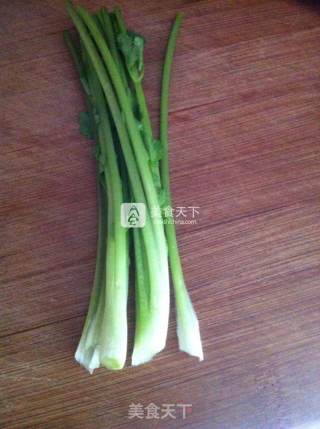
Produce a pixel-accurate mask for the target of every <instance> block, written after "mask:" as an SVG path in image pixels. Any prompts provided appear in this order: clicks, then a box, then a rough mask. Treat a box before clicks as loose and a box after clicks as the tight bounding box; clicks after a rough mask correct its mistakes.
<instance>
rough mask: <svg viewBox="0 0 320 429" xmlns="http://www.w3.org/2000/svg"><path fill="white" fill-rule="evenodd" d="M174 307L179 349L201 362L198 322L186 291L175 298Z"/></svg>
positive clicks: (201, 352) (201, 351) (201, 353)
mask: <svg viewBox="0 0 320 429" xmlns="http://www.w3.org/2000/svg"><path fill="white" fill-rule="evenodd" d="M176 306H177V335H178V342H179V349H180V350H181V351H183V352H186V353H188V354H189V355H191V356H194V357H197V358H198V359H199V361H202V360H203V349H202V343H201V336H200V327H199V321H198V318H197V315H196V312H195V311H194V308H193V305H192V302H191V299H190V297H189V295H188V292H187V291H186V290H184V292H183V293H180V294H178V296H176Z"/></svg>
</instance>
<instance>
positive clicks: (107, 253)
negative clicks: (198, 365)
mask: <svg viewBox="0 0 320 429" xmlns="http://www.w3.org/2000/svg"><path fill="white" fill-rule="evenodd" d="M67 10H68V13H69V15H70V17H71V19H72V21H73V23H74V25H75V28H76V30H77V32H78V35H79V37H78V38H77V39H75V38H73V37H72V36H71V34H70V33H69V32H68V31H65V32H64V39H65V42H66V44H67V46H68V48H69V50H70V53H71V55H72V58H73V60H74V64H75V67H76V69H77V71H78V74H79V77H80V82H81V85H82V88H83V91H84V94H85V101H86V109H87V111H86V112H82V113H81V114H80V130H81V132H82V134H84V135H86V136H87V137H89V138H90V139H93V140H94V141H95V142H96V146H95V156H96V159H97V189H98V206H99V226H98V244H97V258H96V268H95V277H94V285H93V290H92V294H91V298H90V304H89V309H88V314H87V317H86V320H85V324H84V328H83V332H82V336H81V339H80V342H79V345H78V348H77V351H76V354H75V359H76V360H77V361H78V362H79V363H80V364H81V365H83V366H84V367H85V368H86V369H87V370H88V371H89V372H90V373H92V372H93V371H94V369H95V368H99V367H101V366H103V367H106V368H108V369H112V370H116V369H121V368H123V367H124V364H125V361H126V356H127V331H128V328H127V300H128V286H129V282H130V281H129V278H130V277H129V256H130V255H134V256H132V258H131V259H132V261H131V263H130V266H134V269H135V271H134V272H135V302H136V317H135V337H134V347H133V353H132V365H139V364H142V363H144V362H148V361H150V360H151V359H152V358H153V356H154V355H155V354H157V353H158V352H160V351H161V350H162V349H163V348H164V347H165V344H166V338H167V330H168V319H169V304H170V302H169V301H170V289H169V262H170V268H171V274H172V281H173V286H174V295H175V301H176V314H177V334H178V341H179V347H180V349H181V350H183V351H185V352H187V353H189V354H190V355H192V356H196V357H198V358H199V360H202V359H203V352H202V344H201V339H200V331H199V323H198V320H197V316H196V314H195V311H194V309H193V306H192V303H191V300H190V298H189V295H188V292H187V289H186V286H185V282H184V277H183V272H182V267H181V261H180V256H179V251H178V245H177V240H176V232H175V225H174V222H172V219H170V216H169V218H165V216H164V214H163V211H164V210H163V208H164V207H167V206H171V196H170V188H169V162H168V101H169V83H170V73H171V65H172V60H173V54H174V49H175V44H176V38H177V35H178V32H179V27H180V24H181V20H182V17H181V15H180V14H178V15H177V16H176V19H175V21H174V24H173V26H172V30H171V34H170V37H169V41H168V46H167V52H166V57H165V62H164V68H163V80H162V91H161V113H160V116H161V117H160V140H159V139H156V138H155V137H154V135H153V131H152V126H151V121H150V116H149V113H148V109H147V104H146V100H145V96H144V92H143V88H142V80H143V75H144V64H143V48H144V39H143V37H141V36H140V35H138V34H136V33H134V32H132V31H128V30H127V27H126V24H125V22H124V20H123V17H122V14H121V12H120V10H119V9H115V10H113V11H112V12H108V11H107V10H106V9H105V8H101V9H100V10H99V11H98V12H96V13H93V14H90V13H89V12H88V11H87V10H85V9H84V8H83V7H81V6H74V5H73V4H72V3H71V2H69V1H68V2H67ZM130 202H135V203H143V204H144V205H145V208H146V222H145V226H144V227H142V228H126V227H123V226H122V224H121V205H122V203H130ZM155 208H159V210H160V217H161V219H160V221H159V219H157V218H154V217H152V216H151V212H152V210H154V209H155ZM131 249H132V251H131Z"/></svg>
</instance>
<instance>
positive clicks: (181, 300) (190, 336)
mask: <svg viewBox="0 0 320 429" xmlns="http://www.w3.org/2000/svg"><path fill="white" fill-rule="evenodd" d="M181 22H182V15H181V14H178V15H177V16H176V19H175V22H174V24H173V26H172V29H171V33H170V36H169V41H168V45H167V52H166V56H165V61H164V67H163V75H162V90H161V106H160V140H161V145H162V148H163V157H162V159H161V161H160V171H161V179H162V184H163V187H164V189H165V191H166V194H167V198H168V205H169V206H171V205H172V200H171V193H170V177H169V153H168V116H169V89H170V79H171V68H172V62H173V56H174V50H175V46H176V41H177V37H178V34H179V30H180V26H181ZM167 220H168V221H167V222H166V224H165V232H166V237H167V243H168V253H169V262H170V269H171V274H172V280H173V285H174V294H175V301H176V309H177V333H178V340H179V346H180V349H181V350H183V351H185V352H187V353H189V354H191V355H192V356H197V357H198V358H199V360H202V359H203V352H202V345H201V338H200V330H199V323H198V319H197V316H196V313H195V311H194V309H193V306H192V303H191V300H190V297H189V294H188V291H187V288H186V285H185V281H184V276H183V270H182V265H181V259H180V255H179V248H178V243H177V237H176V228H175V224H174V222H173V219H172V217H171V216H168V218H167Z"/></svg>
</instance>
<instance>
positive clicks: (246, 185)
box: [0, 0, 320, 429]
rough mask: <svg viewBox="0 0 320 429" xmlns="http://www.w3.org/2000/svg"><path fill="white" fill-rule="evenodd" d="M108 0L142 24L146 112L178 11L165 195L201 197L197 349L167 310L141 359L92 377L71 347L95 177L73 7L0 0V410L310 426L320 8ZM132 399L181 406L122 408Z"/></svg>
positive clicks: (40, 423)
mask: <svg viewBox="0 0 320 429" xmlns="http://www.w3.org/2000/svg"><path fill="white" fill-rule="evenodd" d="M83 3H84V5H86V6H88V7H90V8H95V7H96V6H98V5H101V4H102V3H104V4H106V3H107V4H114V3H113V2H110V3H108V2H102V1H83ZM118 4H120V5H121V6H123V7H124V8H125V16H126V18H127V20H128V22H129V24H130V26H131V27H133V28H134V29H135V30H137V31H139V32H141V33H143V34H144V35H145V36H146V38H147V40H148V44H147V48H146V80H145V88H146V93H147V97H148V100H149V104H150V109H151V110H152V112H153V116H154V118H156V116H157V112H158V109H157V107H158V102H159V79H160V65H161V61H162V59H163V54H164V47H165V42H166V37H167V35H168V30H169V26H170V22H171V20H172V18H173V16H174V14H175V12H176V11H178V10H181V11H184V12H185V14H186V19H185V22H184V26H183V30H182V34H181V38H180V40H179V43H178V49H177V55H176V60H175V64H174V74H173V85H172V98H171V114H170V137H171V140H170V156H171V171H172V181H173V194H174V200H175V205H176V206H178V205H180V206H191V205H195V206H199V207H200V219H199V222H198V224H197V225H185V226H181V227H179V229H178V231H179V243H180V246H181V254H182V258H183V264H184V268H185V274H186V279H187V283H188V286H189V290H190V293H191V296H192V299H193V302H194V304H195V307H196V309H197V312H198V315H199V319H200V324H201V331H202V335H203V344H204V352H205V361H204V362H202V363H201V364H199V363H197V362H196V361H195V360H193V359H192V358H190V357H188V356H187V355H185V354H183V353H181V352H178V350H177V341H176V336H175V321H174V312H173V311H172V317H171V323H170V330H169V338H168V345H167V348H166V350H165V351H164V352H163V353H161V354H160V355H159V356H158V357H157V358H156V359H154V361H153V362H152V363H150V364H147V365H144V366H141V367H138V368H130V367H128V368H127V369H125V370H124V371H122V372H117V373H111V372H108V371H106V370H103V369H102V370H98V371H97V372H95V374H94V375H93V376H89V375H88V374H87V373H86V372H85V371H84V370H83V369H82V368H80V367H79V366H78V365H77V364H76V363H75V362H74V360H73V354H74V351H75V347H76V344H77V342H78V340H79V336H80V333H81V329H82V324H83V319H84V314H85V312H86V308H87V304H88V297H89V293H90V290H91V285H92V277H93V269H94V259H95V242H96V195H95V174H94V171H95V167H94V162H93V160H92V157H91V148H90V144H89V143H88V141H86V140H85V139H83V138H81V137H79V133H78V127H77V115H78V112H79V111H81V109H82V108H83V100H82V97H81V92H80V87H79V84H78V79H77V77H76V74H75V72H74V70H73V67H72V64H71V61H70V58H69V56H68V53H67V52H66V49H65V47H64V45H63V42H62V38H61V32H62V30H63V29H65V28H70V27H71V24H70V21H69V19H68V18H67V16H66V13H65V9H64V2H63V1H60V0H43V1H40V0H37V1H36V0H27V1H22V0H10V1H4V0H3V1H1V3H0V35H1V36H0V66H1V68H0V82H1V90H0V103H1V114H0V133H1V135H0V139H1V151H0V157H1V196H0V198H1V200H0V215H1V224H0V225H1V234H0V236H1V246H0V247H1V249H0V254H1V259H0V264H1V309H0V336H1V338H0V368H1V370H0V389H1V393H0V395H1V396H0V427H1V428H2V429H9V428H10V429H26V428H34V429H57V428H61V429H62V428H63V429H109V428H111V429H113V428H130V429H131V428H133V429H134V428H153V427H157V428H158V427H159V428H170V429H171V428H182V427H183V428H184V427H186V428H192V429H193V428H194V429H198V428H199V429H317V428H319V427H320V329H319V327H320V310H319V303H320V285H319V279H320V265H319V262H320V241H319V240H320V226H319V202H320V200H319V197H320V162H319V161H320V160H319V154H320V148H319V136H320V116H319V111H320V109H319V106H320V98H319V95H320V51H319V46H320V43H319V42H320V12H319V9H318V8H317V5H316V3H315V2H313V3H312V2H302V1H301V2H299V1H293V0H292V1H289V0H287V1H280V0H279V1H261V0H256V1H236V0H234V1H231V0H230V1H227V0H224V1H222V0H217V1H213V0H212V1H206V0H203V1H187V0H185V1H180V0H179V1H178V0H165V1H164V0H162V1H161V2H160V1H155V0H154V1H153V0H152V1H130V2H129V1H119V2H118ZM155 124H156V121H155ZM130 317H131V318H132V311H131V310H130ZM131 336H132V330H131ZM130 347H131V345H130ZM132 403H141V404H142V405H143V406H148V405H149V404H150V403H154V404H156V405H157V406H160V407H161V406H162V405H163V404H168V403H172V404H178V403H179V404H192V412H189V413H188V415H187V418H186V419H182V417H181V415H180V414H179V415H177V418H176V419H172V418H166V419H159V420H157V419H149V420H148V419H143V420H142V419H141V420H139V419H137V418H134V419H129V418H128V410H129V407H130V404H132ZM177 414H178V413H177Z"/></svg>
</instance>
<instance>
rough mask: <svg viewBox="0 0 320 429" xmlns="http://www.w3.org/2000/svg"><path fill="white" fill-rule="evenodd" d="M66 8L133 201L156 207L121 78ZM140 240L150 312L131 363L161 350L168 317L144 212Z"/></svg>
mask: <svg viewBox="0 0 320 429" xmlns="http://www.w3.org/2000/svg"><path fill="white" fill-rule="evenodd" d="M67 9H68V13H69V15H70V17H71V19H72V21H73V22H74V24H75V26H76V28H77V30H78V32H79V35H80V37H81V40H82V43H83V45H84V46H85V48H86V51H87V52H88V56H89V57H90V60H91V62H92V65H93V67H94V69H95V71H96V73H97V75H98V78H99V81H100V83H101V86H102V88H103V91H104V93H105V96H106V99H107V101H108V105H109V108H110V110H111V113H112V117H113V120H114V123H115V126H116V129H117V132H118V136H119V141H120V144H121V148H122V151H123V155H124V158H125V161H126V165H127V170H128V173H129V179H130V185H131V189H132V190H133V193H134V197H135V200H136V202H142V203H146V198H145V193H146V195H147V199H148V203H149V208H150V207H155V206H158V204H157V203H158V201H157V194H156V190H155V187H154V185H153V182H152V176H151V172H150V170H149V168H148V163H147V161H148V157H147V154H146V151H145V148H144V145H143V142H142V140H141V137H140V135H139V131H138V129H137V128H136V123H135V118H134V116H133V113H132V111H131V106H130V103H129V101H128V98H127V96H126V92H125V89H124V86H123V82H122V79H121V78H120V76H119V74H118V71H117V66H116V64H115V62H114V60H113V58H112V56H111V54H110V51H109V49H108V47H107V45H106V43H105V42H104V39H103V38H102V36H101V33H100V32H99V29H98V28H97V26H96V24H95V21H94V20H92V19H91V18H90V16H89V15H88V14H87V13H86V12H85V11H84V10H83V9H81V8H78V9H77V10H78V11H79V14H80V15H81V17H82V18H83V20H84V21H85V23H86V24H87V25H88V27H89V29H90V31H91V33H92V35H93V37H94V40H95V42H96V44H97V46H99V50H100V54H101V55H102V57H103V59H104V61H105V63H106V64H107V66H109V67H108V72H109V73H107V72H106V70H105V68H104V65H103V63H102V61H101V58H100V54H99V53H98V52H97V49H96V47H95V44H94V43H93V41H92V40H91V37H90V36H89V33H88V31H87V29H86V27H85V25H84V23H83V21H82V19H81V18H80V16H79V15H78V14H77V12H76V11H75V9H74V8H73V6H72V4H71V3H70V2H68V3H67ZM109 74H110V77H111V78H112V84H113V86H114V87H115V89H116V91H117V96H118V99H119V102H120V106H121V109H122V112H124V116H125V117H126V123H124V122H123V115H122V112H121V111H120V108H119V105H118V100H117V98H116V96H115V94H114V91H113V86H112V84H111V82H110V80H109ZM127 127H128V129H129V131H130V137H131V142H132V144H133V146H134V153H133V151H132V148H131V143H130V140H129V137H128V134H127ZM138 168H139V169H138ZM140 174H141V178H140ZM141 179H142V182H143V187H142V183H141ZM147 207H148V206H147ZM142 237H143V242H144V245H145V248H146V249H148V250H147V251H146V255H147V263H148V270H149V276H150V312H149V323H148V326H145V335H144V339H143V341H142V342H141V343H138V344H136V343H135V348H134V354H133V363H134V364H139V363H143V362H146V361H148V360H150V359H151V358H152V357H153V356H154V354H156V353H157V352H159V351H160V350H162V349H163V348H164V346H165V342H166V336H167V327H168V318H169V278H168V265H167V248H166V242H165V236H164V231H163V226H162V225H155V224H153V223H151V219H150V213H148V210H147V220H146V225H145V227H144V228H142Z"/></svg>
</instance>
